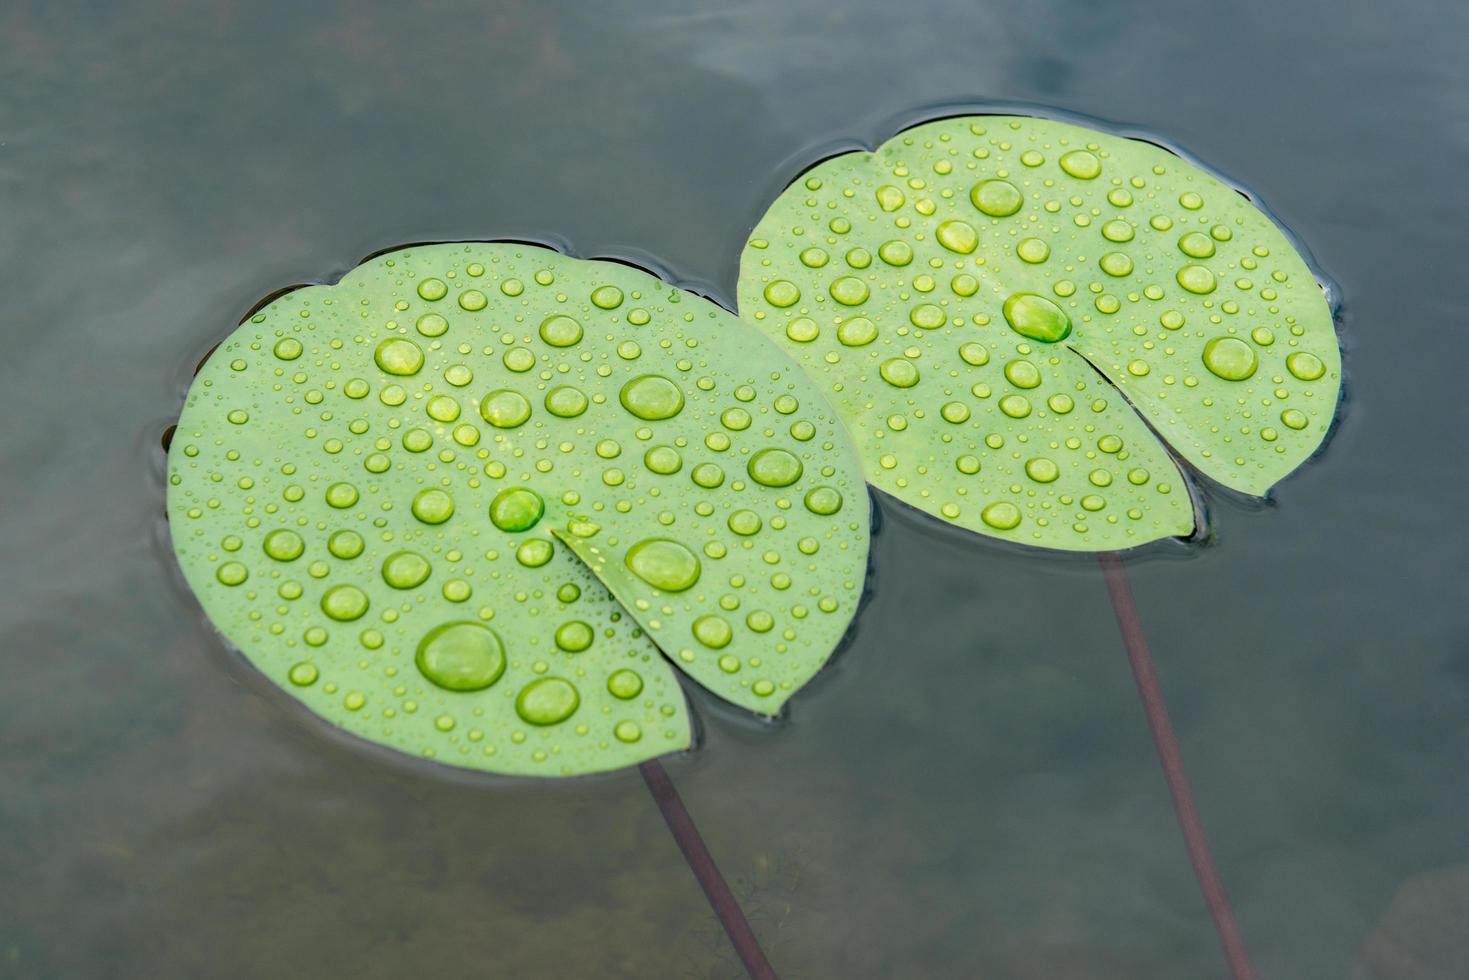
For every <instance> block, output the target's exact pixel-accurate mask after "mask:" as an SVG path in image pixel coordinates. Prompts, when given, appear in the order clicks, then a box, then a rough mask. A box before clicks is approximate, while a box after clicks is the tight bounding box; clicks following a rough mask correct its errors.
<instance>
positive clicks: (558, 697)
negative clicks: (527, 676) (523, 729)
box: [515, 677, 581, 725]
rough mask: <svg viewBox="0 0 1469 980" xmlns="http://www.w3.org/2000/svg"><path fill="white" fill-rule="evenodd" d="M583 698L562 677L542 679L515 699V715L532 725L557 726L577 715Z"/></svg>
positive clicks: (533, 683)
mask: <svg viewBox="0 0 1469 980" xmlns="http://www.w3.org/2000/svg"><path fill="white" fill-rule="evenodd" d="M580 704H581V696H580V695H579V694H577V690H576V687H575V686H574V685H573V684H572V683H571V682H570V681H568V680H563V679H562V678H560V677H540V678H537V679H536V680H533V681H531V682H530V683H529V684H527V685H526V686H525V687H523V688H522V689H521V691H520V694H518V695H517V696H516V698H515V713H516V714H518V715H519V716H520V717H521V719H522V720H523V721H525V722H526V723H528V724H531V725H555V724H558V723H560V722H563V721H565V720H566V719H568V718H570V717H571V716H572V715H573V714H575V713H576V709H577V707H578V706H579V705H580Z"/></svg>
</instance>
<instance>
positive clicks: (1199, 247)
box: [1178, 231, 1214, 259]
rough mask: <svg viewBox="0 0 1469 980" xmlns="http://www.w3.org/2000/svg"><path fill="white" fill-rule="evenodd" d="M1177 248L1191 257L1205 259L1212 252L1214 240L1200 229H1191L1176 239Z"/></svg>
mask: <svg viewBox="0 0 1469 980" xmlns="http://www.w3.org/2000/svg"><path fill="white" fill-rule="evenodd" d="M1178 250H1179V251H1180V252H1182V253H1183V254H1184V255H1187V256H1188V257H1189V258H1191V259H1207V258H1208V257H1209V256H1211V255H1213V254H1214V241H1213V239H1211V238H1210V237H1209V236H1208V235H1206V234H1204V233H1203V232H1201V231H1191V232H1189V233H1188V234H1186V235H1184V236H1183V237H1182V238H1180V239H1179V240H1178Z"/></svg>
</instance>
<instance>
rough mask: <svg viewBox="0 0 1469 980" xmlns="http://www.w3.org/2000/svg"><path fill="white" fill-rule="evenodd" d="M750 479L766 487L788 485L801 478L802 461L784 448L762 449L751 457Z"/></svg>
mask: <svg viewBox="0 0 1469 980" xmlns="http://www.w3.org/2000/svg"><path fill="white" fill-rule="evenodd" d="M746 469H747V470H748V471H749V474H750V479H752V480H754V481H755V482H756V483H758V484H760V485H761V486H764V487H788V486H790V485H791V484H792V483H795V482H796V481H797V480H799V479H800V478H801V471H802V466H801V461H800V460H799V459H797V458H796V457H795V456H793V455H791V454H790V453H788V452H786V451H785V450H784V449H777V448H774V447H771V448H769V449H762V450H760V451H759V452H758V453H756V454H755V455H753V456H751V457H750V462H749V465H748V466H747V467H746Z"/></svg>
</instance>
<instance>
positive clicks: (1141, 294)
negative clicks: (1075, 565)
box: [739, 116, 1341, 551]
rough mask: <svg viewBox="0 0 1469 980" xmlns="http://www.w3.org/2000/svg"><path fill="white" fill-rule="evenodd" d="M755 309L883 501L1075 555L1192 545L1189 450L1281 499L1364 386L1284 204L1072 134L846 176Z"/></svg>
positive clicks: (928, 136) (792, 217) (761, 277)
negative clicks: (1355, 376)
mask: <svg viewBox="0 0 1469 980" xmlns="http://www.w3.org/2000/svg"><path fill="white" fill-rule="evenodd" d="M739 303H740V313H741V315H742V316H743V317H744V318H745V319H746V320H747V321H748V322H750V323H753V324H755V325H757V326H758V327H760V329H761V330H763V331H764V332H765V334H766V335H767V336H769V337H771V338H772V339H773V340H775V341H776V342H777V343H779V344H781V345H782V346H783V347H784V348H785V349H786V350H788V351H790V352H791V353H792V354H793V355H794V356H795V357H796V359H797V360H798V361H799V362H800V363H801V364H802V366H803V367H805V369H806V370H807V372H808V373H809V374H810V375H811V376H812V377H814V378H816V379H818V380H819V381H820V382H821V383H822V385H823V386H824V387H825V389H826V390H827V391H828V392H829V393H830V395H831V396H832V399H833V401H834V403H835V404H836V406H837V409H838V410H839V411H840V412H841V414H842V416H843V418H844V419H846V421H847V423H848V425H849V427H850V428H851V431H852V434H853V437H854V439H855V440H856V442H857V445H858V448H859V451H860V452H861V454H862V456H863V458H864V460H866V461H867V462H868V464H869V465H868V467H867V476H868V479H869V480H870V481H871V482H872V483H873V484H874V485H876V486H877V487H879V488H880V489H882V490H884V491H886V492H888V493H890V494H893V495H894V496H896V497H898V498H899V499H901V500H903V501H905V502H906V503H909V504H911V505H913V506H915V507H919V508H921V509H923V510H925V511H927V512H929V513H931V514H933V515H935V516H937V517H941V518H943V519H944V520H947V521H950V522H952V523H954V524H957V525H959V526H962V527H965V528H968V529H970V530H973V531H977V532H980V533H982V534H988V535H991V536H994V537H998V538H1004V539H1007V540H1010V541H1016V542H1020V543H1024V544H1030V545H1040V546H1044V547H1049V548H1058V549H1066V550H1080V551H1101V550H1111V549H1116V548H1124V547H1129V546H1132V545H1137V544H1141V543H1143V542H1146V541H1151V540H1154V539H1157V538H1164V537H1170V536H1184V535H1188V534H1190V533H1191V532H1192V531H1193V529H1194V507H1193V505H1192V501H1191V500H1190V494H1189V487H1188V483H1187V481H1186V480H1185V479H1184V478H1183V475H1182V473H1181V472H1180V470H1179V468H1178V465H1177V464H1176V463H1175V461H1174V459H1173V457H1172V456H1171V455H1170V453H1169V452H1168V448H1167V447H1171V448H1172V450H1173V451H1174V452H1176V453H1177V454H1178V455H1180V456H1182V457H1183V458H1184V459H1186V460H1187V461H1188V462H1189V463H1190V464H1192V465H1193V466H1194V467H1196V468H1197V469H1198V470H1199V471H1201V472H1203V473H1204V474H1206V475H1208V476H1209V477H1211V478H1212V479H1214V480H1217V481H1218V482H1220V483H1222V484H1224V485H1225V486H1227V487H1230V488H1232V489H1234V490H1238V491H1240V492H1243V493H1246V494H1252V495H1263V494H1264V493H1265V492H1266V491H1267V490H1268V489H1269V488H1270V487H1271V486H1272V485H1273V484H1274V483H1275V482H1277V481H1278V480H1280V479H1281V478H1282V477H1284V476H1285V475H1286V474H1287V473H1289V472H1290V471H1291V470H1292V469H1294V468H1295V467H1296V466H1297V465H1299V464H1300V463H1301V462H1302V461H1304V460H1305V459H1306V458H1307V457H1309V456H1310V455H1311V454H1312V453H1313V452H1314V451H1315V450H1316V448H1317V447H1318V446H1319V445H1320V444H1321V442H1322V440H1323V439H1324V438H1325V437H1326V435H1327V432H1328V430H1329V428H1330V426H1331V422H1332V419H1333V416H1334V414H1335V409H1336V403H1337V398H1338V395H1339V387H1340V380H1341V359H1340V355H1339V353H1338V349H1337V339H1336V333H1335V327H1334V324H1333V321H1332V316H1331V311H1330V309H1329V307H1328V304H1327V302H1326V299H1325V296H1324V295H1323V293H1322V290H1321V289H1320V288H1319V286H1318V284H1317V282H1316V279H1315V278H1314V276H1313V275H1312V273H1311V270H1310V269H1309V268H1308V267H1307V265H1306V263H1305V261H1304V260H1303V259H1302V257H1301V256H1300V255H1299V254H1297V252H1296V250H1295V249H1294V248H1293V247H1292V246H1291V243H1290V242H1289V240H1288V239H1287V238H1286V237H1285V235H1284V234H1283V233H1282V232H1281V231H1280V229H1279V228H1277V227H1276V226H1275V225H1274V224H1273V223H1272V222H1271V220H1270V219H1269V218H1268V217H1267V216H1266V215H1265V214H1264V213H1263V212H1261V211H1260V210H1259V209H1258V208H1256V207H1255V206H1254V204H1253V203H1251V202H1250V201H1249V200H1248V199H1247V198H1246V197H1244V196H1243V195H1242V194H1240V193H1238V192H1237V191H1236V190H1235V189H1234V188H1231V187H1229V186H1227V185H1225V184H1224V183H1222V182H1220V181H1219V180H1217V179H1215V178H1214V177H1212V176H1210V175H1209V174H1207V173H1204V172H1203V171H1202V170H1200V169H1199V168H1197V167H1194V166H1192V165H1191V164H1189V163H1188V162H1186V161H1184V160H1182V159H1180V158H1179V157H1177V156H1175V155H1174V154H1172V153H1169V152H1168V151H1166V150H1164V149H1161V148H1159V147H1157V146H1154V145H1152V144H1150V143H1143V142H1140V141H1137V140H1132V139H1126V138H1123V137H1119V136H1112V135H1108V134H1105V133H1100V132H1096V131H1093V130H1090V129H1084V128H1081V127H1078V126H1072V125H1068V124H1065V123H1060V122H1054V121H1051V120H1046V119H1035V118H1021V117H1008V116H978V117H967V118H956V119H945V120H942V121H939V122H933V123H928V124H925V125H922V126H918V127H915V128H913V129H910V130H907V131H905V132H902V133H899V134H898V135H897V136H896V137H894V138H893V139H891V140H889V141H888V142H887V143H884V144H883V145H882V146H881V147H880V148H879V149H878V150H877V151H876V152H873V153H868V152H858V153H847V154H843V155H841V156H838V157H834V158H832V159H830V160H827V161H825V162H823V163H822V164H820V165H819V166H817V167H815V168H814V169H812V170H811V171H809V172H808V173H807V174H806V175H805V176H803V177H802V178H801V179H800V180H798V181H797V182H796V183H794V184H792V185H791V186H790V187H789V188H787V189H786V191H785V192H784V193H783V194H781V196H780V197H779V199H777V200H776V202H775V203H774V204H773V205H772V206H771V207H770V210H769V211H768V212H767V213H766V214H765V216H764V218H762V219H761V221H760V223H759V225H758V226H757V227H756V228H755V230H754V232H753V233H752V234H751V237H750V240H749V243H748V245H747V246H746V249H745V252H744V255H743V259H742V262H741V266H740V282H739ZM1165 443H1166V447H1165Z"/></svg>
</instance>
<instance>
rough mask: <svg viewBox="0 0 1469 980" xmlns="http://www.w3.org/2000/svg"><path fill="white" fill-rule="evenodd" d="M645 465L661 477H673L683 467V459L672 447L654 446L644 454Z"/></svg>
mask: <svg viewBox="0 0 1469 980" xmlns="http://www.w3.org/2000/svg"><path fill="white" fill-rule="evenodd" d="M643 465H644V466H646V467H647V468H648V469H649V470H651V471H652V472H654V473H657V474H658V475H659V476H671V475H672V474H674V473H677V472H678V471H679V469H681V468H682V467H683V457H682V456H680V455H679V454H678V450H677V449H674V448H673V447H672V446H654V447H653V448H651V449H649V450H648V451H647V452H646V453H644V454H643Z"/></svg>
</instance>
